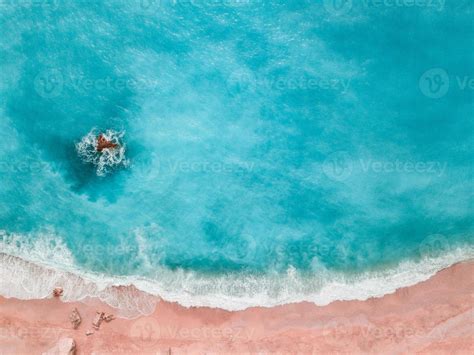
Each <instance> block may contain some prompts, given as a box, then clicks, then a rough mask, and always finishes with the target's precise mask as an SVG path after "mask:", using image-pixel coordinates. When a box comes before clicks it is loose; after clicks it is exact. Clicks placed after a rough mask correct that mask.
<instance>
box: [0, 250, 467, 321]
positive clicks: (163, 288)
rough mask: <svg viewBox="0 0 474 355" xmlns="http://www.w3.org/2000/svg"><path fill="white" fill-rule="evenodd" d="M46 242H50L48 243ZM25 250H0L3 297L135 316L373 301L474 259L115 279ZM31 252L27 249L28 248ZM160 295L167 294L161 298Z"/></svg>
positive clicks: (65, 257)
mask: <svg viewBox="0 0 474 355" xmlns="http://www.w3.org/2000/svg"><path fill="white" fill-rule="evenodd" d="M42 243H43V244H45V245H46V244H48V243H47V242H46V241H43V242H42ZM35 250H36V253H30V254H29V255H28V257H25V255H19V253H18V252H19V251H20V250H15V246H14V245H11V244H8V245H5V244H2V248H1V249H0V270H1V271H0V273H1V279H2V283H1V286H0V294H1V295H3V296H5V297H15V298H19V299H40V298H46V297H51V290H52V289H53V288H54V287H57V286H60V287H62V288H63V289H64V297H63V299H64V300H65V301H82V300H86V299H87V298H88V297H97V298H99V299H100V300H102V301H103V302H105V303H107V304H109V305H110V306H112V307H115V308H117V309H119V310H120V312H119V314H118V315H119V316H122V317H126V318H133V317H136V316H139V315H142V314H150V313H152V312H153V310H154V308H155V305H156V303H157V302H159V298H162V299H165V300H167V301H172V302H178V303H179V304H181V305H183V306H186V307H191V306H206V307H214V308H222V309H226V310H231V311H235V310H242V309H245V308H248V307H258V306H261V307H272V306H278V305H283V304H288V303H295V302H303V301H308V302H313V303H315V304H317V305H327V304H329V303H331V302H333V301H336V300H366V299H368V298H370V297H381V296H384V295H385V294H389V293H393V292H394V291H395V290H396V289H398V288H400V287H406V286H411V285H414V284H416V283H419V282H421V281H425V280H427V279H428V278H430V277H431V276H433V275H434V274H435V273H436V272H438V271H439V270H441V269H444V268H447V267H449V266H451V265H453V264H455V263H457V262H460V261H465V260H469V259H473V258H474V248H472V247H466V248H463V249H456V250H453V251H452V252H450V253H448V254H446V255H442V256H438V257H432V258H424V259H421V260H420V261H417V262H415V261H404V262H401V263H400V264H399V265H398V266H396V267H394V268H391V269H386V270H381V271H371V272H366V273H364V274H359V275H353V276H350V277H349V276H348V275H344V274H342V273H335V272H330V271H327V270H323V271H322V272H320V273H318V275H317V277H316V276H314V277H312V276H307V275H302V274H300V273H299V272H297V270H295V269H289V270H288V271H287V272H286V273H285V274H276V273H275V274H267V275H259V276H256V275H249V274H226V275H218V276H207V275H206V276H205V275H201V274H197V273H194V272H191V271H184V270H178V271H171V270H168V269H166V268H162V269H161V270H157V272H156V274H155V277H153V278H143V277H139V276H119V277H113V276H108V275H102V274H97V273H92V272H86V271H84V270H79V269H77V268H76V266H75V265H74V262H73V259H72V256H71V253H70V252H69V251H68V250H67V248H66V247H65V246H64V245H61V244H56V245H55V251H54V257H53V256H52V254H51V253H44V254H42V253H41V252H40V250H41V248H38V246H37V247H36V248H35ZM23 252H24V250H23ZM156 296H158V297H159V298H157V297H156Z"/></svg>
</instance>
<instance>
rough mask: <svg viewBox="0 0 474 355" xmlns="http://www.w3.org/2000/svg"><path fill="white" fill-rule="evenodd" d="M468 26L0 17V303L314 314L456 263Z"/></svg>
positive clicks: (334, 14)
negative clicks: (303, 307)
mask: <svg viewBox="0 0 474 355" xmlns="http://www.w3.org/2000/svg"><path fill="white" fill-rule="evenodd" d="M473 13H474V3H473V2H471V1H467V0H463V1H444V0H432V1H431V0H430V1H428V0H426V1H416V2H413V1H408V0H397V1H370V0H366V1H347V0H341V1H338V0H334V1H317V0H301V1H291V0H290V1H270V0H269V1H264V0H187V1H184V0H176V1H171V0H170V1H165V0H163V1H159V0H156V1H154V0H141V1H140V0H128V1H125V0H123V1H122V0H102V1H88V0H77V1H73V0H35V1H33V0H21V1H20V0H2V1H1V3H0V28H1V33H2V35H1V36H0V174H1V175H0V238H1V239H0V240H1V242H0V245H1V247H0V252H1V256H2V259H1V260H2V265H3V268H2V270H3V273H2V280H3V282H2V284H3V286H2V287H1V288H0V292H1V293H2V294H3V295H7V296H15V297H20V298H38V297H46V296H47V295H49V293H50V292H51V288H52V287H53V286H55V285H57V284H60V285H62V286H63V287H64V288H65V289H66V291H67V292H65V297H66V299H67V298H69V299H82V298H84V297H86V296H98V297H99V296H100V297H101V298H103V299H106V300H108V302H109V303H110V304H113V305H114V306H117V307H122V306H123V307H129V308H130V307H132V306H131V305H130V304H125V303H127V302H122V303H120V300H119V298H117V297H118V296H114V295H113V294H112V293H113V292H112V288H111V287H112V286H114V285H115V286H117V285H134V286H135V287H137V288H138V289H139V290H141V291H143V292H145V293H147V294H153V295H158V296H160V297H162V298H164V299H167V300H172V301H178V302H180V303H181V304H184V305H187V306H189V305H197V306H201V305H205V306H212V307H221V308H226V309H243V308H245V307H249V306H272V305H277V304H284V303H288V302H296V301H312V302H315V303H317V304H327V303H329V302H331V301H334V300H337V299H354V298H356V299H364V298H367V297H371V296H380V295H383V294H384V293H388V292H393V291H394V290H395V289H396V288H397V287H401V286H405V285H408V284H413V283H416V282H419V281H422V280H424V279H426V278H428V277H430V276H431V275H433V274H434V273H435V272H436V271H438V270H439V269H441V268H443V267H447V266H449V265H451V264H453V263H455V262H458V261H461V260H466V259H469V258H472V257H473V256H474V239H473V235H474V223H473V208H474V204H473V202H474V199H473V191H474V188H473V187H474V186H473V172H474V171H473V163H474V162H473V159H474V155H473V152H474V149H473V148H474V123H473V122H474V121H473V114H474V100H473V98H474V97H473V96H474V95H473V94H474V52H473V51H472V46H473V43H474V24H473V22H472V18H473ZM101 133H102V134H105V135H106V136H107V137H108V138H109V139H112V140H114V141H115V142H117V143H118V144H119V147H120V149H118V148H117V149H114V150H113V151H109V152H108V155H105V153H99V152H97V151H96V150H95V149H94V147H95V139H96V137H97V136H98V135H99V134H101ZM109 153H110V154H109ZM107 292H109V293H107ZM106 294H107V296H106ZM114 297H115V298H114ZM135 306H136V305H135ZM135 306H133V307H135ZM133 307H132V308H133ZM140 307H141V306H136V307H135V308H140Z"/></svg>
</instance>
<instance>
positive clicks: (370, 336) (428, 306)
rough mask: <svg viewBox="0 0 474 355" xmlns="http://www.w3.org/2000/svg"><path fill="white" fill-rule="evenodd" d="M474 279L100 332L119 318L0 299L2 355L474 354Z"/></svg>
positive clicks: (452, 272)
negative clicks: (75, 318) (76, 316)
mask: <svg viewBox="0 0 474 355" xmlns="http://www.w3.org/2000/svg"><path fill="white" fill-rule="evenodd" d="M473 275H474V262H465V263H459V264H456V265H453V266H451V267H449V268H447V269H444V270H442V271H440V272H438V273H437V274H436V275H435V276H433V277H432V278H430V279H429V280H427V281H425V282H421V283H419V284H416V285H414V286H411V287H406V288H401V289H398V290H397V291H396V292H395V293H393V294H389V295H385V296H384V297H381V298H372V299H369V300H367V301H337V302H333V303H331V304H329V305H327V306H316V305H314V304H311V303H306V302H304V303H298V304H288V305H284V306H279V307H273V308H261V307H257V308H249V309H246V310H243V311H235V312H231V311H224V310H221V309H212V308H199V307H192V308H185V307H182V306H180V305H178V304H176V303H169V302H165V301H160V302H159V303H158V306H157V307H156V309H155V311H154V313H153V314H151V315H149V316H143V317H139V318H137V319H120V318H118V319H114V320H112V321H110V322H102V324H101V325H100V328H99V330H95V329H94V328H93V326H92V322H93V320H94V317H96V312H97V311H100V312H105V313H106V314H110V313H112V314H113V313H114V309H113V308H111V307H109V306H107V305H105V304H104V303H102V302H100V301H99V300H97V299H95V300H88V301H87V302H86V303H82V302H71V303H67V302H62V301H61V300H60V299H59V298H54V297H52V296H51V298H49V299H42V300H26V301H25V300H17V299H5V298H0V316H1V318H0V324H1V327H0V329H1V333H0V354H2V355H7V354H43V353H48V351H49V350H51V349H53V350H52V351H50V352H49V354H53V353H55V354H59V353H68V349H66V350H65V349H62V350H61V351H58V349H57V348H56V349H55V348H54V347H55V345H57V344H58V342H60V341H61V340H62V341H63V342H65V341H66V340H67V339H68V338H71V339H73V340H74V343H75V350H74V352H75V353H76V354H366V353H369V354H472V353H474V326H473V325H474V313H473V305H474V298H473V296H474V277H473ZM74 308H77V310H78V311H79V313H80V315H81V317H82V322H81V324H80V325H79V327H78V328H77V329H73V327H72V324H71V322H70V320H69V315H70V313H71V312H72V310H73V309H74ZM87 332H93V334H89V335H86V333H87ZM66 343H67V341H66ZM69 353H70V354H72V353H73V352H69Z"/></svg>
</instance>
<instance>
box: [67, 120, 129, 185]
mask: <svg viewBox="0 0 474 355" xmlns="http://www.w3.org/2000/svg"><path fill="white" fill-rule="evenodd" d="M101 134H102V135H103V137H104V138H105V139H106V140H107V141H109V142H112V143H115V144H117V147H115V148H113V149H108V148H106V149H103V150H102V151H101V152H98V151H97V136H98V133H97V130H96V129H93V130H91V131H90V132H89V133H88V134H86V135H85V136H84V137H83V138H82V139H81V141H80V142H78V143H76V151H77V154H78V155H79V157H80V158H81V159H82V161H83V162H84V163H89V164H93V165H94V166H95V167H96V172H97V175H98V176H105V175H107V174H108V173H110V172H112V171H113V170H114V169H116V168H118V167H120V166H128V165H129V161H128V160H127V159H126V157H125V144H124V143H123V142H122V138H123V136H124V135H125V132H123V131H121V132H116V131H113V130H107V131H105V132H101Z"/></svg>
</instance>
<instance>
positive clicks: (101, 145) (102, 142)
mask: <svg viewBox="0 0 474 355" xmlns="http://www.w3.org/2000/svg"><path fill="white" fill-rule="evenodd" d="M116 146H117V144H115V143H112V142H111V141H108V140H107V139H106V138H105V137H104V136H103V135H102V133H101V134H99V136H98V137H97V151H98V152H102V150H104V149H107V148H112V149H113V148H115V147H116Z"/></svg>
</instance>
